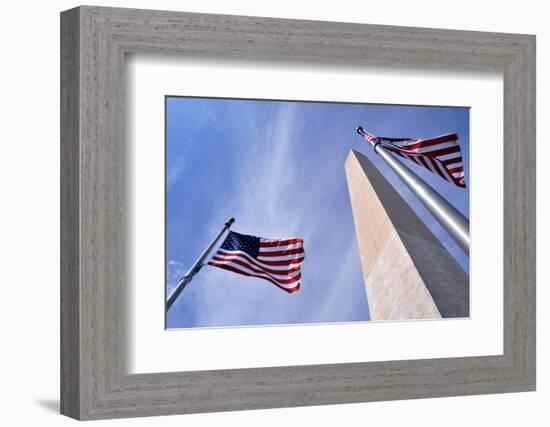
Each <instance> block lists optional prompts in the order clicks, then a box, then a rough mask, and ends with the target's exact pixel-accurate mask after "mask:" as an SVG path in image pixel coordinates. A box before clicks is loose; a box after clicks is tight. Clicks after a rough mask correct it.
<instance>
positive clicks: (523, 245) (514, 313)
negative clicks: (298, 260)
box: [61, 6, 535, 419]
mask: <svg viewBox="0 0 550 427" xmlns="http://www.w3.org/2000/svg"><path fill="white" fill-rule="evenodd" d="M133 52H140V53H143V52H150V53H155V54H159V53H162V54H165V53H167V54H178V55H183V56H188V57H216V58H237V59H238V58H242V59H261V60H276V61H293V62H300V63H322V64H341V65H346V66H361V65H365V64H369V65H372V64H375V65H390V66H393V67H400V66H417V67H431V68H437V69H450V70H491V71H500V72H503V76H504V170H505V175H504V337H503V338H504V354H503V355H500V356H486V357H464V358H446V359H428V360H410V361H388V362H369V363H345V364H330V365H314V366H290V367H272V368H260V369H235V370H219V371H202V372H198V371H195V372H174V373H156V374H139V375H128V374H126V371H125V349H126V348H125V347H126V346H125V343H126V334H125V328H126V325H125V324H124V319H125V314H124V313H125V311H124V310H125V304H124V295H125V285H126V283H125V281H126V279H125V277H126V269H127V264H126V257H125V253H126V249H127V248H126V241H127V240H126V237H127V228H126V224H125V210H126V202H125V200H126V199H125V197H126V195H125V193H126V175H125V167H126V165H125V162H126V156H125V150H126V146H125V139H124V132H125V130H124V120H125V112H124V102H125V84H124V59H125V54H126V53H133ZM159 144H162V141H159ZM61 166H62V167H61V412H62V413H63V414H65V415H68V416H71V417H74V418H77V419H100V418H115V417H135V416H148V415H166V414H183V413H194V412H211V411H230V410H244V409H256V408H275V407H285V406H286V407H290V406H303V405H324V404H336V403H347V402H365V401H379V400H390V399H411V398H425V397H436V396H457V395H469V394H483V393H503V392H518V391H529V390H534V389H535V37H534V36H531V35H518V34H497V33H484V32H469V31H451V30H439V29H424V28H407V27H392V26H379V25H363V24H348V23H336V22H315V21H301V20H286V19H269V18H256V17H243V16H223V15H208V14H196V13H181V12H164V11H149V10H133V9H116V8H101V7H88V6H83V7H79V8H76V9H71V10H68V11H65V12H63V13H62V14H61Z"/></svg>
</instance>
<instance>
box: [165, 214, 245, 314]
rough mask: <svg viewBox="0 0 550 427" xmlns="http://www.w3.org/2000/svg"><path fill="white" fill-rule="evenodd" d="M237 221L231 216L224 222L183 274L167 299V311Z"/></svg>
mask: <svg viewBox="0 0 550 427" xmlns="http://www.w3.org/2000/svg"><path fill="white" fill-rule="evenodd" d="M234 222H235V218H229V219H228V220H227V222H226V223H225V224H224V226H223V228H222V229H221V230H220V232H219V233H218V234H217V235H216V237H214V239H212V241H211V242H210V244H209V245H208V246H207V247H206V249H205V250H204V251H203V253H202V254H201V256H199V257H198V258H197V260H196V261H195V262H194V264H193V265H192V266H191V268H190V269H189V270H188V271H187V273H185V276H183V277H182V278H181V279H180V281H179V282H178V284H177V285H176V287H175V288H174V290H173V291H172V293H171V294H170V296H169V297H168V299H167V300H166V312H168V310H170V307H172V304H174V302H175V301H176V300H177V299H178V296H179V295H180V294H181V291H183V289H184V288H185V286H187V284H188V283H189V282H190V281H191V280H193V277H195V275H196V274H197V273H198V272H199V270H200V269H201V268H202V266H203V262H204V260H205V259H206V258H207V257H208V255H209V254H210V252H211V251H212V249H213V248H214V246H216V243H218V241H219V240H220V238H221V237H222V235H223V233H225V232H226V231H227V230H229V227H231V224H233V223H234Z"/></svg>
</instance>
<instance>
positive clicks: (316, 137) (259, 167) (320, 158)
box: [166, 96, 470, 328]
mask: <svg viewBox="0 0 550 427" xmlns="http://www.w3.org/2000/svg"><path fill="white" fill-rule="evenodd" d="M469 114H470V113H469V109H468V108H466V107H456V108H455V107H424V106H396V105H377V104H343V103H320V102H292V101H262V100H231V99H214V98H188V97H175V96H169V97H166V282H167V294H169V293H170V292H171V291H172V290H173V288H174V287H175V285H176V283H177V281H178V279H180V278H181V276H183V275H184V274H185V272H186V270H187V269H188V268H189V267H190V266H191V265H192V264H193V262H194V261H195V260H196V259H197V257H198V256H199V255H200V254H201V252H202V251H203V250H204V248H205V247H206V245H207V244H208V243H209V242H210V240H211V239H212V238H213V237H214V236H215V234H216V233H217V232H218V231H219V230H220V229H221V228H222V227H223V224H224V223H225V221H227V219H228V218H230V217H235V219H236V221H235V223H234V224H233V225H232V227H231V229H232V230H234V231H236V232H239V233H242V234H249V235H255V236H259V237H264V238H270V239H278V238H286V237H301V238H303V239H304V250H305V253H306V258H305V262H304V264H303V265H302V276H303V279H302V281H301V289H300V290H299V291H297V292H294V293H292V294H288V293H286V292H284V291H282V290H281V289H279V288H278V287H276V286H274V285H272V284H270V283H269V282H267V281H265V280H261V279H257V278H250V277H246V276H242V275H239V274H235V273H232V272H229V271H225V270H222V269H219V268H214V267H209V266H204V267H203V268H202V270H201V271H200V272H199V273H198V275H197V276H196V277H195V278H194V279H193V280H192V281H191V282H190V283H189V285H188V286H187V287H186V288H185V289H184V291H183V292H182V293H181V295H180V296H179V298H178V300H177V301H176V302H175V303H174V305H173V306H172V308H171V309H170V311H169V313H168V314H167V319H166V325H167V327H168V328H191V327H224V326H225V327H228V326H253V325H285V324H308V323H320V322H321V323H329V322H357V321H368V320H369V319H370V316H369V309H368V299H367V295H366V292H365V287H364V282H363V275H362V271H361V265H360V260H359V251H358V247H357V240H356V237H355V228H354V225H353V215H352V210H351V205H350V200H349V193H348V187H347V181H346V175H345V171H344V162H345V160H346V158H347V156H348V153H349V151H350V149H352V148H353V149H355V150H358V151H360V152H362V153H364V154H366V155H367V156H368V157H369V159H370V160H371V161H372V162H374V164H375V165H376V166H377V167H378V168H379V170H380V171H381V172H382V174H383V175H384V176H385V177H386V178H387V179H388V180H389V181H390V182H391V183H392V184H393V186H394V188H396V189H397V190H398V191H399V192H400V194H401V195H402V196H403V197H404V199H405V200H406V201H407V203H408V204H409V205H410V206H411V207H412V208H413V209H414V210H415V212H416V213H417V214H418V215H419V217H420V218H421V219H422V220H423V221H424V223H425V224H426V225H427V226H428V227H429V228H430V229H431V230H432V231H433V232H434V234H435V235H436V236H437V237H438V238H439V240H440V241H441V242H442V243H443V245H444V246H445V247H447V249H448V250H449V252H450V253H451V254H452V255H453V257H454V258H455V259H456V260H457V262H458V263H459V265H460V266H461V267H462V268H463V269H464V270H465V271H466V272H468V271H469V268H468V264H469V259H468V257H467V256H466V255H465V254H464V253H462V251H461V250H460V249H459V248H458V246H457V245H456V244H455V243H454V241H453V240H452V239H451V238H450V237H449V236H448V235H447V233H446V232H445V231H444V230H443V229H442V228H441V226H439V224H438V223H437V222H436V221H435V220H434V219H433V218H432V216H431V215H430V214H429V213H428V212H427V211H426V210H425V208H424V207H423V206H421V205H420V202H418V201H417V200H416V198H415V196H414V195H412V193H410V191H409V190H408V189H407V188H406V187H405V186H404V185H403V184H402V183H401V182H400V181H399V179H398V178H397V177H396V176H395V175H394V174H393V172H392V171H391V170H390V169H389V168H388V167H387V166H386V165H385V164H384V163H383V161H382V160H381V159H380V158H379V157H378V156H377V155H376V154H375V153H374V152H373V150H372V147H370V146H369V145H367V144H366V143H365V142H364V140H363V139H362V138H361V137H360V136H359V135H357V133H356V132H355V129H356V127H357V126H358V125H361V126H363V128H364V129H365V130H367V131H369V132H371V133H373V134H375V135H378V136H388V137H412V138H430V137H434V136H437V135H441V134H445V133H451V132H456V133H458V134H459V137H460V139H459V144H460V146H461V150H462V156H463V159H464V168H465V179H466V187H467V188H466V189H461V188H458V187H456V186H454V185H453V184H450V183H449V182H446V181H444V180H443V179H441V178H440V177H439V176H438V175H435V174H432V173H431V172H429V171H428V170H426V169H424V168H421V167H420V166H418V165H416V164H414V163H412V162H407V166H408V167H410V168H411V169H412V170H413V171H414V172H415V173H417V174H418V175H419V176H420V177H421V178H422V179H424V180H425V181H426V182H428V183H429V184H430V185H431V186H432V187H433V188H435V189H436V190H437V191H438V192H439V193H440V194H442V195H443V196H444V197H445V198H447V200H449V201H450V202H451V203H452V204H453V205H454V206H455V207H456V208H458V209H459V210H460V211H461V212H462V213H463V214H464V215H465V216H466V217H469V186H470V181H469V172H470V171H469ZM222 240H223V239H222ZM221 243H222V241H220V244H221ZM215 250H216V249H214V251H213V252H215Z"/></svg>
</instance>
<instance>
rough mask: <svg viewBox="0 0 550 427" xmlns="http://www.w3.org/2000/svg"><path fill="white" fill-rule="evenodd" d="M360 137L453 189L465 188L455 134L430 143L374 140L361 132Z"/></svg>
mask: <svg viewBox="0 0 550 427" xmlns="http://www.w3.org/2000/svg"><path fill="white" fill-rule="evenodd" d="M363 137H364V138H365V140H366V141H367V142H370V143H371V144H373V145H374V146H376V145H377V144H380V145H382V146H383V147H385V148H387V149H388V150H389V151H391V152H393V153H395V154H397V155H399V156H401V157H404V158H406V159H409V160H412V161H413V162H415V163H416V164H418V165H420V166H422V167H424V168H426V169H428V170H429V171H431V172H433V173H435V174H438V175H439V176H441V178H443V179H444V180H446V181H449V182H451V183H453V184H454V185H456V186H457V187H462V188H465V187H466V184H465V182H464V166H463V164H462V154H461V152H460V145H458V142H457V141H458V135H457V134H456V133H450V134H447V135H441V136H438V137H435V138H430V139H416V138H386V137H378V136H375V135H372V134H370V133H368V132H365V133H364V134H363Z"/></svg>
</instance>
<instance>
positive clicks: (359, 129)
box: [355, 126, 365, 135]
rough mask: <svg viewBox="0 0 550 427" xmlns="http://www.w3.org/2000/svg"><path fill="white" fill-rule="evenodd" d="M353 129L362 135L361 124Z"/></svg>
mask: <svg viewBox="0 0 550 427" xmlns="http://www.w3.org/2000/svg"><path fill="white" fill-rule="evenodd" d="M355 130H356V131H357V133H358V134H359V135H363V134H364V133H365V131H364V130H363V128H362V127H361V126H357V128H356V129H355Z"/></svg>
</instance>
